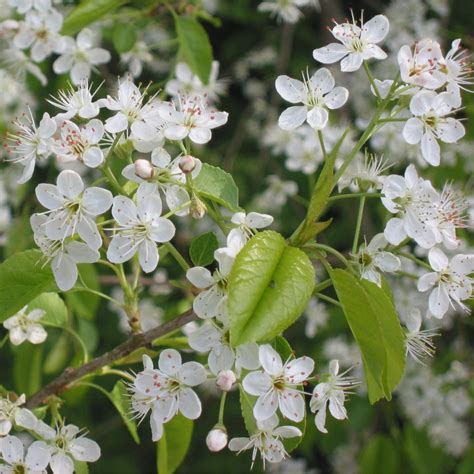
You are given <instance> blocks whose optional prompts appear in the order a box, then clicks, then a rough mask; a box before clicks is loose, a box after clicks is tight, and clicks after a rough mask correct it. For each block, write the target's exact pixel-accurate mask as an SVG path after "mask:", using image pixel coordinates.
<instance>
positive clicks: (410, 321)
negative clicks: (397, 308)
mask: <svg viewBox="0 0 474 474" xmlns="http://www.w3.org/2000/svg"><path fill="white" fill-rule="evenodd" d="M421 323H422V319H421V311H420V310H419V309H418V308H414V309H411V310H410V311H408V314H407V318H406V321H405V325H406V327H407V330H408V331H407V333H406V342H405V344H406V353H407V354H410V356H411V357H412V358H413V359H414V360H416V361H417V362H419V363H420V364H422V363H423V362H422V359H423V358H424V357H426V356H428V357H432V356H433V354H434V353H435V345H434V344H433V341H432V338H433V337H434V336H438V334H437V333H436V332H435V331H434V330H433V329H425V330H422V331H420V328H421Z"/></svg>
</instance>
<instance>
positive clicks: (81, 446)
mask: <svg viewBox="0 0 474 474" xmlns="http://www.w3.org/2000/svg"><path fill="white" fill-rule="evenodd" d="M70 450H71V454H72V455H73V456H74V459H76V460H77V461H85V462H95V461H97V460H98V459H99V458H100V447H99V445H98V444H97V443H96V442H95V441H92V440H91V439H88V438H84V437H81V438H77V439H75V440H74V441H73V442H72V443H71V447H70Z"/></svg>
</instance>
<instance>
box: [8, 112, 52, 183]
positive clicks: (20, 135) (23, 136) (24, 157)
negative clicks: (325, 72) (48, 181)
mask: <svg viewBox="0 0 474 474" xmlns="http://www.w3.org/2000/svg"><path fill="white" fill-rule="evenodd" d="M29 114H30V116H29V117H26V116H25V119H26V123H23V122H22V121H20V120H16V121H15V122H14V125H15V126H16V128H17V129H18V130H17V131H16V132H15V133H10V134H9V135H8V137H9V139H10V140H12V144H11V145H9V146H7V151H8V152H9V153H12V154H13V155H15V157H14V158H12V161H13V162H14V163H19V164H21V165H22V166H23V173H22V175H21V177H20V179H19V180H18V182H19V183H20V184H23V183H26V182H27V181H28V180H29V179H30V178H31V176H32V175H33V171H34V170H35V165H36V161H37V160H39V159H42V158H47V157H48V155H49V154H50V153H51V143H52V136H53V135H54V134H55V132H56V129H57V126H56V122H55V121H54V120H53V119H52V118H51V117H50V116H49V114H48V113H44V114H43V117H42V119H41V121H40V123H39V126H38V127H36V124H35V121H34V119H33V114H32V113H31V110H29Z"/></svg>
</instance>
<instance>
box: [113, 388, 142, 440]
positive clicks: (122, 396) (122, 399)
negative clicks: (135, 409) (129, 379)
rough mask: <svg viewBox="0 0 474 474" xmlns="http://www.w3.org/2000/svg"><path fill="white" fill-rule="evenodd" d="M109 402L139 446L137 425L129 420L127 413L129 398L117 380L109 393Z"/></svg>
mask: <svg viewBox="0 0 474 474" xmlns="http://www.w3.org/2000/svg"><path fill="white" fill-rule="evenodd" d="M110 400H111V401H112V403H113V404H114V406H115V408H116V409H117V411H118V412H119V414H120V416H121V417H122V420H123V422H124V423H125V426H126V427H127V429H128V431H129V432H130V434H131V435H132V438H133V440H134V441H135V443H137V444H140V438H139V437H138V433H137V425H136V424H135V422H134V421H133V420H131V419H130V415H129V411H130V406H129V405H130V397H129V396H128V393H127V389H126V387H125V384H124V383H123V382H122V381H121V380H119V381H118V382H117V383H116V384H115V385H114V388H113V389H112V392H111V393H110Z"/></svg>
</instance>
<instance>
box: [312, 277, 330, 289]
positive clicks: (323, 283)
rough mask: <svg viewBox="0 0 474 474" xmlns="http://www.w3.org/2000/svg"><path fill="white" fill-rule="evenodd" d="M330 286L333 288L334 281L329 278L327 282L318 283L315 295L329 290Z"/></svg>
mask: <svg viewBox="0 0 474 474" xmlns="http://www.w3.org/2000/svg"><path fill="white" fill-rule="evenodd" d="M330 286H332V280H331V279H330V278H328V279H327V280H324V281H322V282H321V283H318V284H317V285H316V286H315V287H314V290H313V293H319V292H320V291H323V290H325V289H326V288H329V287H330Z"/></svg>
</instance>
